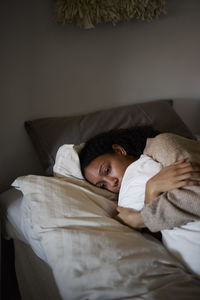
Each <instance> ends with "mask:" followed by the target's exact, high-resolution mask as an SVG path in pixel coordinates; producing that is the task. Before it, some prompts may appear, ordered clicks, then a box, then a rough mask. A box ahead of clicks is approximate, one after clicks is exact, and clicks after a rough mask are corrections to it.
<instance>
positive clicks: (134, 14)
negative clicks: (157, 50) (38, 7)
mask: <svg viewBox="0 0 200 300" xmlns="http://www.w3.org/2000/svg"><path fill="white" fill-rule="evenodd" d="M161 14H166V1H165V0H151V1H150V0H54V15H55V21H56V23H59V24H74V25H77V26H79V27H81V28H85V29H90V28H94V27H95V26H96V25H97V24H99V23H102V22H105V23H108V22H109V23H112V24H114V25H115V24H117V23H118V22H122V21H123V22H124V21H129V20H131V19H137V20H142V21H144V20H147V21H151V20H152V19H153V18H156V17H158V16H160V15H161Z"/></svg>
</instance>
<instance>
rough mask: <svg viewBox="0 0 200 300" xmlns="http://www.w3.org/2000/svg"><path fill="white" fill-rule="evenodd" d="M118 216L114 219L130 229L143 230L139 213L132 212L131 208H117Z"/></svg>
mask: <svg viewBox="0 0 200 300" xmlns="http://www.w3.org/2000/svg"><path fill="white" fill-rule="evenodd" d="M117 211H118V212H119V214H118V215H117V217H116V219H117V220H119V221H121V222H122V223H124V224H126V225H128V226H130V227H132V228H135V229H136V228H138V229H139V228H144V227H146V226H145V225H144V222H143V220H142V217H141V213H140V211H136V210H133V209H132V208H126V207H120V206H118V207H117Z"/></svg>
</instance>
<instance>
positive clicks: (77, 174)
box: [53, 143, 84, 180]
mask: <svg viewBox="0 0 200 300" xmlns="http://www.w3.org/2000/svg"><path fill="white" fill-rule="evenodd" d="M83 146H84V143H82V144H80V145H78V146H75V145H72V144H69V145H68V144H66V145H63V146H61V147H60V148H59V149H58V151H57V153H56V160H55V165H54V167H53V172H54V176H57V177H74V178H77V179H80V180H83V179H84V178H83V175H82V173H81V169H80V161H79V156H78V153H79V152H80V150H81V149H82V148H83Z"/></svg>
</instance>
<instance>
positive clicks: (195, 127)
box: [174, 98, 200, 135]
mask: <svg viewBox="0 0 200 300" xmlns="http://www.w3.org/2000/svg"><path fill="white" fill-rule="evenodd" d="M174 109H175V110H176V112H177V113H178V114H179V116H180V117H181V118H182V119H183V121H184V122H185V123H186V124H187V126H188V127H189V128H190V129H191V131H192V132H193V133H194V134H198V135H199V134H200V99H198V100H197V99H189V98H184V99H183V98H181V99H175V100H174Z"/></svg>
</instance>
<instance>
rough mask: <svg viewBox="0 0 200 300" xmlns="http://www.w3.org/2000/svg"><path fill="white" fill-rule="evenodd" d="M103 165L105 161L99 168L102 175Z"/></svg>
mask: <svg viewBox="0 0 200 300" xmlns="http://www.w3.org/2000/svg"><path fill="white" fill-rule="evenodd" d="M103 165H104V162H103V163H102V164H101V165H100V168H99V175H100V176H101V175H102V168H103Z"/></svg>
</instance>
